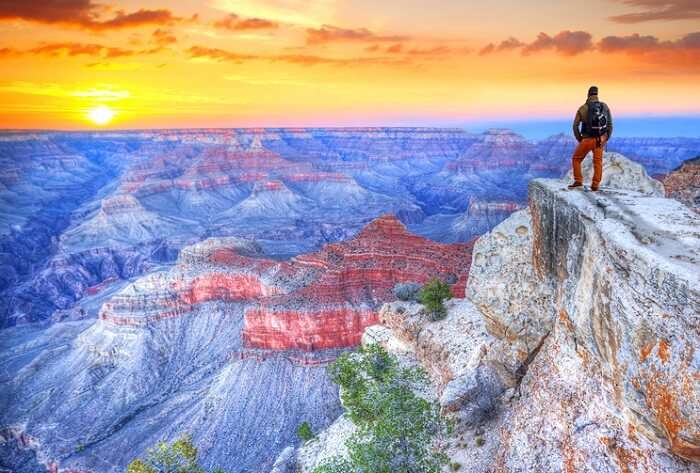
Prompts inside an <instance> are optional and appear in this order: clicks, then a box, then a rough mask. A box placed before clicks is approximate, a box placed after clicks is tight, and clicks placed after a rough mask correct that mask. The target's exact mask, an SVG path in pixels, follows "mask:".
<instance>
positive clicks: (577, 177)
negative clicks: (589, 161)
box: [569, 86, 613, 192]
mask: <svg viewBox="0 0 700 473" xmlns="http://www.w3.org/2000/svg"><path fill="white" fill-rule="evenodd" d="M612 131H613V122H612V115H611V114H610V109H609V108H608V106H607V105H606V104H605V103H604V102H601V101H600V100H598V87H596V86H592V87H590V88H589V89H588V100H586V103H584V104H583V105H581V107H579V109H578V111H577V112H576V116H575V117H574V136H575V137H576V140H577V141H578V146H577V147H576V150H575V151H574V155H573V156H572V157H571V164H572V166H573V168H574V183H573V184H571V185H569V189H575V188H577V187H581V186H583V174H582V173H581V161H583V158H585V157H586V155H587V154H588V152H589V151H593V182H591V190H592V191H593V192H597V191H598V189H599V188H600V180H601V179H602V178H603V150H604V149H605V144H606V143H607V142H608V141H609V140H610V137H611V136H612Z"/></svg>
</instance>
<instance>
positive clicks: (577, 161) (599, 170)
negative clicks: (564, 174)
mask: <svg viewBox="0 0 700 473" xmlns="http://www.w3.org/2000/svg"><path fill="white" fill-rule="evenodd" d="M607 138H608V137H607V136H601V137H600V146H596V139H595V138H584V139H582V140H581V142H580V143H579V144H578V146H577V147H576V150H575V151H574V155H573V156H572V157H571V164H572V166H573V168H574V181H576V182H579V183H581V184H583V174H582V173H581V161H583V158H585V157H586V155H587V154H588V152H589V151H593V182H591V186H592V187H598V186H599V185H600V180H601V179H602V178H603V150H604V149H605V142H606V141H607Z"/></svg>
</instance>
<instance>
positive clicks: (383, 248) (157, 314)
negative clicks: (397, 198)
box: [100, 215, 472, 352]
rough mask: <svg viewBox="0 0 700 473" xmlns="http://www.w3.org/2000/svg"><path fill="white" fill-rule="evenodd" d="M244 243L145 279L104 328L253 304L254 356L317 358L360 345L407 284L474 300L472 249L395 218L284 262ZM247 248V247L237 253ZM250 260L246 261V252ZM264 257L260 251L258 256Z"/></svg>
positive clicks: (246, 339) (214, 246) (249, 340)
mask: <svg viewBox="0 0 700 473" xmlns="http://www.w3.org/2000/svg"><path fill="white" fill-rule="evenodd" d="M240 244H241V243H240V241H228V240H225V239H223V240H216V239H213V240H207V241H205V242H202V243H199V244H197V245H193V246H191V247H188V248H186V249H184V250H183V251H182V252H181V254H180V259H179V261H178V264H177V266H176V267H175V268H174V269H173V270H172V271H170V272H168V273H156V274H153V275H151V276H149V277H146V278H143V279H141V280H140V281H138V282H137V283H135V284H137V285H138V286H139V287H134V288H133V289H132V290H126V291H123V292H122V293H119V294H116V295H115V296H114V297H112V298H111V299H110V300H109V301H108V302H107V303H105V304H104V305H103V306H102V309H101V311H100V317H101V318H102V320H105V321H107V322H110V323H113V324H117V325H131V326H146V325H148V324H149V323H152V322H155V321H159V320H163V319H169V318H175V317H181V316H185V315H187V314H188V313H190V312H192V310H193V308H194V307H195V306H196V305H197V304H201V303H205V302H209V301H224V302H240V303H243V304H246V307H247V308H246V310H245V312H244V324H243V325H244V326H243V331H242V334H241V335H242V340H243V346H244V347H245V348H247V349H268V350H302V351H306V352H313V351H315V350H324V349H332V348H343V347H350V346H354V345H357V344H358V343H359V342H360V337H361V336H362V333H363V331H364V329H365V328H366V327H367V326H369V325H372V324H375V323H377V320H378V314H377V310H378V308H379V306H380V305H381V304H382V303H384V302H387V301H390V300H393V299H394V295H393V288H394V286H395V285H396V284H397V283H400V282H409V281H412V282H417V283H425V282H427V281H429V280H430V279H432V278H434V277H438V278H441V279H443V280H448V279H449V280H453V281H456V283H455V284H454V285H453V286H452V290H453V293H454V295H455V296H456V297H464V289H465V286H466V283H467V275H468V272H469V265H470V263H471V247H472V244H471V243H468V244H443V243H436V242H433V241H430V240H427V239H425V238H422V237H419V236H417V235H413V234H411V233H409V232H408V231H407V230H406V228H405V227H404V226H403V224H401V222H399V220H398V219H396V217H394V216H390V215H387V216H383V217H380V218H378V219H377V220H375V221H373V222H372V223H370V224H369V225H367V226H366V227H365V228H364V229H363V230H362V231H361V232H360V233H359V234H358V235H357V236H356V237H355V238H354V239H352V240H349V241H346V242H342V243H334V244H329V245H326V246H325V247H324V248H323V250H321V251H319V252H317V253H312V254H308V255H302V256H299V257H296V258H293V259H292V260H291V261H288V262H280V261H275V260H271V259H267V258H261V257H258V256H248V255H247V252H250V251H251V249H250V248H248V249H247V250H245V251H242V249H241V248H242V247H240ZM237 245H238V246H237ZM244 253H246V254H244ZM251 254H254V253H251Z"/></svg>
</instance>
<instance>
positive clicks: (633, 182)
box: [566, 153, 664, 196]
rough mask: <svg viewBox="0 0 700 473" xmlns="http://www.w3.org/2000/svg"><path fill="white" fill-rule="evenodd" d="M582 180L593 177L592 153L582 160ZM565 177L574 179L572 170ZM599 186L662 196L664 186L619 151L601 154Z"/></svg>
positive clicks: (587, 181) (586, 180)
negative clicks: (601, 175) (601, 177)
mask: <svg viewBox="0 0 700 473" xmlns="http://www.w3.org/2000/svg"><path fill="white" fill-rule="evenodd" d="M581 170H582V171H583V182H584V183H586V184H587V183H590V182H591V179H592V177H593V153H588V155H587V156H586V158H585V159H584V160H583V163H582V169H581ZM566 177H567V179H569V180H570V181H572V180H573V179H574V174H573V171H571V170H569V172H568V173H567V175H566ZM600 186H601V187H602V188H604V189H606V188H607V189H618V190H632V191H636V192H641V193H643V194H647V195H654V196H663V195H664V186H663V184H661V182H659V181H657V180H655V179H651V178H650V177H649V175H648V174H647V172H646V170H645V169H644V167H643V166H642V165H641V164H639V163H635V162H634V161H631V160H629V159H627V158H626V157H624V156H623V155H621V154H620V153H604V154H603V180H602V181H601V182H600Z"/></svg>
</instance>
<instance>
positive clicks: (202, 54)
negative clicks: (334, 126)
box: [188, 46, 408, 66]
mask: <svg viewBox="0 0 700 473" xmlns="http://www.w3.org/2000/svg"><path fill="white" fill-rule="evenodd" d="M188 53H189V54H190V57H191V58H193V59H207V60H213V61H230V62H235V63H242V62H245V61H268V62H284V63H288V64H297V65H302V66H316V65H321V64H326V65H372V64H384V65H395V66H398V65H405V64H408V61H406V60H405V59H401V58H387V57H362V56H359V57H350V58H336V57H328V56H318V55H315V54H273V55H252V54H244V53H237V52H234V51H228V50H224V49H218V48H208V47H205V46H192V47H191V48H189V49H188Z"/></svg>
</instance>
